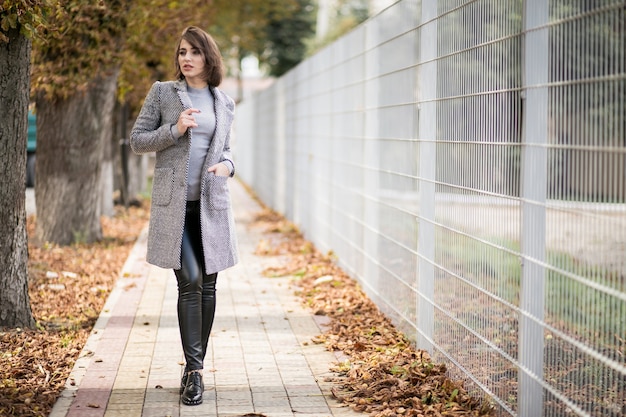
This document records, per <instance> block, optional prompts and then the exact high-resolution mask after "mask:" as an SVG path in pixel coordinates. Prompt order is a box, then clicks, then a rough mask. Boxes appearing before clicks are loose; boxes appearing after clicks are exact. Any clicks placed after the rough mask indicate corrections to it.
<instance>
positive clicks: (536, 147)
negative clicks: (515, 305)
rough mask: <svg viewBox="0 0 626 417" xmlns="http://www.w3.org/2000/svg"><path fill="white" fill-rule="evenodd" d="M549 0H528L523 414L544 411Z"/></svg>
mask: <svg viewBox="0 0 626 417" xmlns="http://www.w3.org/2000/svg"><path fill="white" fill-rule="evenodd" d="M547 24H548V2H546V1H545V0H526V1H525V4H524V34H525V38H524V50H523V51H524V52H523V80H522V83H523V88H524V90H523V92H524V94H525V103H524V105H523V112H524V113H523V137H522V172H521V175H522V184H521V194H522V195H521V197H522V198H521V204H522V230H521V251H522V281H521V294H520V307H521V311H522V314H521V315H520V318H519V319H520V323H519V362H520V365H521V367H520V370H519V374H518V378H519V392H518V403H519V408H518V411H519V415H520V417H536V416H540V415H542V413H543V412H542V410H543V388H542V386H541V384H540V381H541V380H542V379H543V365H544V363H543V362H544V360H543V358H544V352H543V351H544V340H543V325H542V323H543V319H544V303H545V289H544V285H545V268H544V266H543V264H544V262H545V252H546V241H545V236H546V192H547V160H548V157H547V154H548V150H547V143H548V137H547V135H548V87H547V84H548V81H549V61H548V59H549V39H548V27H547Z"/></svg>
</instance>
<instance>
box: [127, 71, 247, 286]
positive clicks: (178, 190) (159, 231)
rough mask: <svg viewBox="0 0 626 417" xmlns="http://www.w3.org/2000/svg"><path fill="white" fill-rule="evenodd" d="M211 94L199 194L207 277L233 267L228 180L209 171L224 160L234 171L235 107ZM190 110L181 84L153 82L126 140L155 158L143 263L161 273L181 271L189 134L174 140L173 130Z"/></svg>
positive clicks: (218, 94)
mask: <svg viewBox="0 0 626 417" xmlns="http://www.w3.org/2000/svg"><path fill="white" fill-rule="evenodd" d="M211 92H212V93H213V96H214V98H215V117H216V127H215V134H214V136H213V139H212V141H211V144H210V146H209V150H208V153H207V156H206V160H205V161H204V168H203V172H204V173H203V175H202V181H201V191H200V219H201V223H200V224H201V234H202V244H203V248H204V260H205V266H206V273H207V274H211V273H213V272H218V271H221V270H224V269H226V268H228V267H231V266H233V265H234V264H236V263H237V242H236V239H235V227H234V221H233V216H232V210H231V205H230V194H229V191H228V185H227V179H228V178H227V177H220V176H216V175H215V174H214V173H212V172H208V171H207V169H208V168H209V167H210V166H211V165H214V164H217V163H219V162H222V161H226V160H228V161H230V162H231V163H232V164H233V167H234V166H235V165H234V163H233V160H232V157H231V154H230V130H231V126H232V122H233V117H234V109H235V104H234V102H233V100H232V99H231V98H230V97H228V96H227V95H226V94H224V93H223V92H222V91H220V90H219V89H217V88H213V87H211ZM191 107H192V105H191V100H190V99H189V96H188V94H187V84H186V82H185V81H169V82H158V81H157V82H156V83H154V84H153V85H152V88H151V89H150V92H149V93H148V95H147V96H146V100H145V102H144V104H143V107H142V108H141V112H140V113H139V116H138V117H137V121H136V122H135V126H134V127H133V129H132V131H131V134H130V146H131V148H132V149H133V151H134V152H135V153H138V154H143V153H148V152H156V164H155V167H154V179H153V182H152V206H151V210H150V225H149V229H148V254H147V260H148V262H149V263H151V264H153V265H156V266H160V267H161V268H172V269H180V267H181V259H180V255H181V242H182V236H183V227H184V224H185V205H186V199H187V171H188V168H189V162H188V161H189V149H190V141H191V140H192V136H193V129H188V130H187V132H186V133H185V134H184V135H183V136H181V137H180V138H179V139H174V137H173V136H172V133H171V126H172V125H174V124H176V122H177V121H178V117H179V115H180V113H181V112H182V111H183V110H185V109H188V108H191ZM233 174H234V171H233Z"/></svg>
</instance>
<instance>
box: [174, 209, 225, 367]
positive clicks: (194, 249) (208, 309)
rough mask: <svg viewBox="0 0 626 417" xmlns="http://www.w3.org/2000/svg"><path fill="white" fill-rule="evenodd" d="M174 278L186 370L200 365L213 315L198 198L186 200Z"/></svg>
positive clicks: (212, 277) (212, 279)
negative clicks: (179, 253) (205, 265)
mask: <svg viewBox="0 0 626 417" xmlns="http://www.w3.org/2000/svg"><path fill="white" fill-rule="evenodd" d="M174 274H176V280H177V281H178V326H179V328H180V337H181V339H182V342H183V352H184V354H185V360H186V362H187V366H186V370H188V371H192V370H196V369H203V363H204V357H205V355H206V351H207V344H208V342H209V334H210V333H211V328H212V327H213V319H214V317H215V283H216V281H217V273H213V274H209V275H207V274H206V272H205V270H204V256H203V253H202V238H201V235H200V202H199V201H193V202H187V213H186V215H185V229H184V231H183V242H182V248H181V268H180V269H176V270H174Z"/></svg>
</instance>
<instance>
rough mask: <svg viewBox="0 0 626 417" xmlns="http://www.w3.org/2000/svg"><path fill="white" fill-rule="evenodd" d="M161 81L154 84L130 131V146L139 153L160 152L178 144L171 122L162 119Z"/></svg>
mask: <svg viewBox="0 0 626 417" xmlns="http://www.w3.org/2000/svg"><path fill="white" fill-rule="evenodd" d="M160 91H161V83H160V82H158V81H157V82H155V83H154V84H152V87H151V88H150V91H149V92H148V95H147V96H146V100H145V101H144V103H143V106H142V107H141V111H140V112H139V116H137V120H136V121H135V125H134V126H133V129H132V130H131V132H130V147H131V149H132V150H133V152H135V153H137V154H144V153H149V152H158V151H161V150H163V149H166V148H168V147H170V146H172V145H175V144H176V142H177V141H176V139H175V138H174V136H172V131H171V124H170V123H165V124H163V122H162V120H161V99H160Z"/></svg>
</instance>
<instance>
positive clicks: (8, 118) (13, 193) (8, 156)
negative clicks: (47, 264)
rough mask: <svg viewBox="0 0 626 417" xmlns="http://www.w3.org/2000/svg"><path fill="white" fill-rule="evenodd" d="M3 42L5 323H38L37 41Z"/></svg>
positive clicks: (1, 267)
mask: <svg viewBox="0 0 626 417" xmlns="http://www.w3.org/2000/svg"><path fill="white" fill-rule="evenodd" d="M8 37H9V42H8V43H1V42H0V114H1V115H2V116H1V117H0V155H1V158H2V163H1V164H0V177H1V178H2V181H0V219H2V221H1V222H0V327H34V326H35V321H34V319H33V316H32V311H31V308H30V299H29V296H28V241H27V236H26V191H25V190H26V136H27V129H28V98H29V94H30V92H29V89H30V51H31V41H30V39H27V38H26V37H24V36H23V35H21V34H20V32H19V28H17V29H13V30H10V31H9V33H8Z"/></svg>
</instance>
